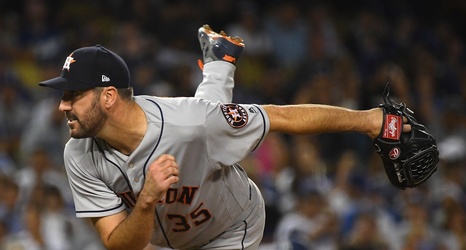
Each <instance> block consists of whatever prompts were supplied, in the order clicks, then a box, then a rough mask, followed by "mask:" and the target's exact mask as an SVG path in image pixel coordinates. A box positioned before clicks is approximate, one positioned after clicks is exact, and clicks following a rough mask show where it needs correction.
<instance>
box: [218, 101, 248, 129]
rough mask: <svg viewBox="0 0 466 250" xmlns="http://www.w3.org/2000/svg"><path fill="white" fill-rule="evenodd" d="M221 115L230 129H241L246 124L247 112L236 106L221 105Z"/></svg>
mask: <svg viewBox="0 0 466 250" xmlns="http://www.w3.org/2000/svg"><path fill="white" fill-rule="evenodd" d="M220 109H221V110H222V114H223V116H224V117H225V120H226V121H227V123H228V125H230V126H231V127H232V128H242V127H244V126H245V125H246V124H247V123H248V112H247V111H246V109H244V108H243V107H241V106H240V105H237V104H222V105H221V106H220Z"/></svg>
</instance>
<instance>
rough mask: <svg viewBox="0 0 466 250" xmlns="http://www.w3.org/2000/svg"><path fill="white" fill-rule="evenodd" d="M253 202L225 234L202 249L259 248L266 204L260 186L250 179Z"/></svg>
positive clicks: (251, 249)
mask: <svg viewBox="0 0 466 250" xmlns="http://www.w3.org/2000/svg"><path fill="white" fill-rule="evenodd" d="M249 182H250V185H251V203H250V206H249V207H248V208H249V209H247V210H245V211H247V213H246V214H245V216H244V217H243V218H241V219H239V220H238V221H237V222H236V223H235V224H234V225H233V226H231V227H230V228H229V229H228V230H227V231H225V232H224V233H223V234H221V235H220V236H218V237H217V238H215V239H214V240H213V241H212V242H210V243H209V244H207V245H205V246H202V247H201V248H200V249H212V250H213V249H247V250H255V249H258V248H259V244H260V242H261V240H262V236H263V234H264V228H265V204H264V199H263V198H262V195H261V193H260V191H259V188H258V187H257V186H256V185H255V184H254V183H253V182H252V181H251V180H250V181H249Z"/></svg>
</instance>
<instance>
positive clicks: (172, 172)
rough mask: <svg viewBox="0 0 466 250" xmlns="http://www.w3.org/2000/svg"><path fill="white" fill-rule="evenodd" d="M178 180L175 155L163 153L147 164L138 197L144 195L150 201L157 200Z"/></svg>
mask: <svg viewBox="0 0 466 250" xmlns="http://www.w3.org/2000/svg"><path fill="white" fill-rule="evenodd" d="M178 180H179V177H178V163H176V159H175V157H173V156H172V155H168V154H163V155H161V156H160V157H159V158H157V159H156V160H155V161H154V162H152V163H151V164H150V165H149V168H148V170H147V172H146V181H145V183H144V188H143V189H142V190H141V194H140V196H139V197H140V198H141V197H142V196H144V197H145V198H148V199H149V201H150V202H157V201H159V200H160V199H161V198H162V197H163V195H164V194H165V193H166V191H167V190H168V188H169V187H170V186H171V185H172V184H175V183H177V182H178Z"/></svg>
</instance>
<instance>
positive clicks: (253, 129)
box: [206, 103, 270, 165]
mask: <svg viewBox="0 0 466 250" xmlns="http://www.w3.org/2000/svg"><path fill="white" fill-rule="evenodd" d="M269 127H270V122H269V118H268V116H267V114H266V112H265V110H264V109H263V108H262V107H260V106H258V105H252V104H231V103H230V104H221V103H217V105H216V107H215V108H213V109H211V110H210V111H209V112H208V113H207V118H206V137H207V138H206V145H207V152H208V154H209V158H210V159H212V160H213V161H214V162H216V163H220V164H222V165H232V164H234V163H237V162H239V161H241V160H243V159H244V158H245V157H246V156H247V155H248V154H249V153H251V152H252V151H254V150H255V149H256V148H257V147H258V146H259V145H260V144H261V143H262V141H263V139H264V138H265V136H266V134H267V133H268V131H269Z"/></svg>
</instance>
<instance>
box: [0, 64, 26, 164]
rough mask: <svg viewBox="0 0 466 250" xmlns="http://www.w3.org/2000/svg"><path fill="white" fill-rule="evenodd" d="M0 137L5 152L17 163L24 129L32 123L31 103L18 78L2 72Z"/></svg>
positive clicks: (0, 82) (0, 85)
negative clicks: (3, 143)
mask: <svg viewBox="0 0 466 250" xmlns="http://www.w3.org/2000/svg"><path fill="white" fill-rule="evenodd" d="M0 77H1V78H0V136H1V137H2V140H5V145H4V146H6V148H5V149H4V150H2V151H4V152H5V153H6V154H7V155H8V156H9V157H11V158H12V159H13V160H14V161H15V162H16V161H18V160H19V157H20V155H19V154H20V146H21V142H20V140H21V137H22V133H23V129H24V128H25V127H27V124H29V123H30V117H29V115H30V103H29V100H28V98H27V96H25V94H24V93H25V91H24V89H22V84H21V82H20V80H19V79H18V77H17V76H16V75H15V74H14V73H13V72H11V71H9V70H8V71H5V72H3V75H2V74H1V72H0Z"/></svg>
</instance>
